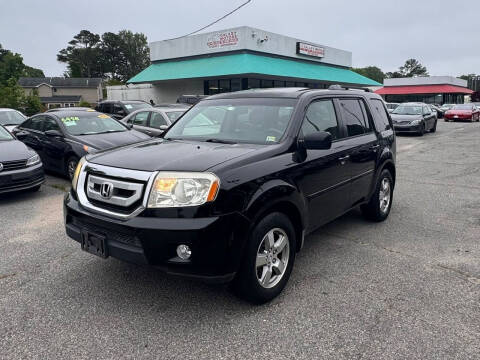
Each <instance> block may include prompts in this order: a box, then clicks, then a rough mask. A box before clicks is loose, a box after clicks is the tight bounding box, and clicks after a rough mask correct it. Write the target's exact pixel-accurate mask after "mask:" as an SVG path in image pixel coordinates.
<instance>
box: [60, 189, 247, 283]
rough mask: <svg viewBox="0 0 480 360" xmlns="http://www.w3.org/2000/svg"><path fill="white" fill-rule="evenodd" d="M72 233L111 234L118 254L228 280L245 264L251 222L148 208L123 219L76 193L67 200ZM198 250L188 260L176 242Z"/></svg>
mask: <svg viewBox="0 0 480 360" xmlns="http://www.w3.org/2000/svg"><path fill="white" fill-rule="evenodd" d="M64 217H65V228H66V232H67V235H68V236H69V237H71V238H72V239H74V240H76V241H78V242H81V239H82V232H85V231H87V232H89V233H92V234H98V235H101V236H103V237H104V238H105V242H106V247H107V250H108V251H107V252H108V255H109V256H112V257H114V258H117V259H120V260H123V261H127V262H132V263H136V264H142V265H151V266H155V267H158V268H160V269H161V270H163V271H166V272H167V273H170V274H175V275H182V276H187V277H194V278H200V279H203V280H206V281H209V282H228V281H230V280H232V279H233V277H234V276H235V273H236V271H237V269H238V267H239V265H240V261H241V258H242V254H243V248H244V245H245V241H246V238H247V232H248V229H249V227H250V222H249V221H248V220H247V219H246V218H245V217H244V216H242V215H241V214H239V213H232V214H227V215H222V216H218V217H208V218H156V217H144V216H142V214H140V215H139V216H136V217H133V218H131V219H128V220H117V219H113V218H109V217H106V216H104V215H99V214H95V213H92V212H89V211H88V210H85V209H84V208H83V207H82V206H81V204H80V203H79V202H78V201H77V200H76V199H75V198H74V196H72V195H71V194H70V193H69V194H67V195H66V196H65V200H64ZM180 244H186V245H188V246H189V247H190V249H191V250H192V255H191V258H190V259H189V260H182V259H180V258H179V257H178V256H177V254H176V248H177V246H178V245H180Z"/></svg>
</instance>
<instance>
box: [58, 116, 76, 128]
mask: <svg viewBox="0 0 480 360" xmlns="http://www.w3.org/2000/svg"><path fill="white" fill-rule="evenodd" d="M61 120H62V123H63V124H64V125H65V126H72V125H76V124H77V121H79V120H80V118H79V117H78V116H67V117H63V118H61Z"/></svg>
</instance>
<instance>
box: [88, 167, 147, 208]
mask: <svg viewBox="0 0 480 360" xmlns="http://www.w3.org/2000/svg"><path fill="white" fill-rule="evenodd" d="M106 185H107V186H108V188H109V189H108V193H107V192H106V191H105V188H106V187H107V186H106ZM143 188H144V185H143V184H141V183H133V182H127V181H120V180H115V179H109V178H104V177H100V176H95V175H88V179H87V197H88V198H89V199H91V200H96V201H101V202H105V203H107V204H112V205H116V206H121V207H129V206H131V205H132V204H134V203H135V202H137V201H138V200H140V199H141V198H142V195H143Z"/></svg>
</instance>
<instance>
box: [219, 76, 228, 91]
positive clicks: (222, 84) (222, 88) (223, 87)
mask: <svg viewBox="0 0 480 360" xmlns="http://www.w3.org/2000/svg"><path fill="white" fill-rule="evenodd" d="M218 92H219V93H224V92H230V80H228V79H226V80H218Z"/></svg>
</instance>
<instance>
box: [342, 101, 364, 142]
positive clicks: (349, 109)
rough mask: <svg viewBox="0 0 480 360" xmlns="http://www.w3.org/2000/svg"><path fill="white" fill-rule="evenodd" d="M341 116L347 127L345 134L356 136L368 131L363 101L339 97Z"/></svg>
mask: <svg viewBox="0 0 480 360" xmlns="http://www.w3.org/2000/svg"><path fill="white" fill-rule="evenodd" d="M339 101H340V108H341V109H342V117H343V121H344V123H345V126H346V128H347V136H358V135H363V134H366V133H369V132H370V125H369V123H368V118H367V117H366V114H365V110H364V109H362V107H363V103H361V100H358V99H339Z"/></svg>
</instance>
